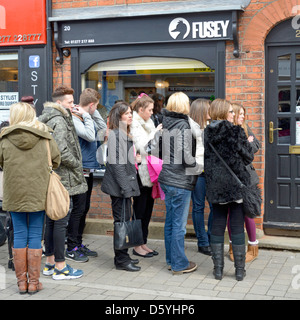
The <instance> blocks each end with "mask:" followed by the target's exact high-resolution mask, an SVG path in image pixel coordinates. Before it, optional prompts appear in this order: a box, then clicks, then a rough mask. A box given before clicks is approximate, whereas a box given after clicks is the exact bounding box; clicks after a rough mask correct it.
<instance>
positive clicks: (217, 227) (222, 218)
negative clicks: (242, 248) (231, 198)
mask: <svg viewBox="0 0 300 320" xmlns="http://www.w3.org/2000/svg"><path fill="white" fill-rule="evenodd" d="M229 212H230V215H229V223H230V228H231V235H232V236H231V238H232V243H233V244H242V243H241V242H244V241H245V236H244V220H245V217H244V212H243V208H242V204H241V203H236V202H230V203H227V204H213V219H212V228H211V236H212V239H211V240H212V242H224V233H225V229H226V224H227V216H228V213H229ZM222 239H223V240H222Z"/></svg>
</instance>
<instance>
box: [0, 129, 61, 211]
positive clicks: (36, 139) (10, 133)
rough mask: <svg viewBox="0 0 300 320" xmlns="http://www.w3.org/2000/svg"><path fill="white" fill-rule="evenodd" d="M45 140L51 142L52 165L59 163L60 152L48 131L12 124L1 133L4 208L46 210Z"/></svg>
mask: <svg viewBox="0 0 300 320" xmlns="http://www.w3.org/2000/svg"><path fill="white" fill-rule="evenodd" d="M46 139H48V140H49V142H50V151H51V158H52V162H53V168H54V169H55V168H57V167H58V166H59V164H60V152H59V150H58V147H57V144H56V142H55V141H54V140H53V138H52V136H51V135H50V133H49V132H42V131H40V130H38V129H34V128H29V127H26V126H20V125H15V126H11V127H8V128H6V129H4V130H3V131H2V132H1V135H0V166H1V167H2V168H3V203H2V208H3V210H5V211H12V212H37V211H42V210H45V203H46V194H47V188H48V183H49V167H48V153H47V146H46Z"/></svg>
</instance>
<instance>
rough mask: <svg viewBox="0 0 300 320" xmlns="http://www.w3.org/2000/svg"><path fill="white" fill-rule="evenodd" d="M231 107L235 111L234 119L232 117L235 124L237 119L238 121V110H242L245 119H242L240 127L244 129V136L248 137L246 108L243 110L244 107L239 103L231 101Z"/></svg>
mask: <svg viewBox="0 0 300 320" xmlns="http://www.w3.org/2000/svg"><path fill="white" fill-rule="evenodd" d="M232 109H233V111H234V113H235V115H234V119H233V123H234V124H235V125H236V126H237V125H239V124H238V122H237V121H238V117H239V115H240V111H241V109H243V110H244V114H245V119H244V122H243V123H242V125H241V127H242V128H243V129H244V131H245V133H246V136H247V137H248V135H249V133H248V127H247V124H246V110H245V108H244V107H243V106H242V105H241V104H239V103H233V104H232Z"/></svg>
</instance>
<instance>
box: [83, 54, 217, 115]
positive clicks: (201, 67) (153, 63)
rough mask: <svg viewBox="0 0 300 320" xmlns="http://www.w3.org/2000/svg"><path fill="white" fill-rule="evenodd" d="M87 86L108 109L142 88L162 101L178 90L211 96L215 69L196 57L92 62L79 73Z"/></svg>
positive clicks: (130, 98) (191, 95)
mask: <svg viewBox="0 0 300 320" xmlns="http://www.w3.org/2000/svg"><path fill="white" fill-rule="evenodd" d="M88 87H89V88H93V89H96V90H98V91H99V92H100V93H101V104H102V105H103V106H104V107H105V108H106V110H107V112H109V110H110V109H111V107H112V106H113V105H114V103H115V102H116V101H117V100H125V101H126V102H128V103H131V102H132V101H133V100H135V99H136V98H137V97H138V95H139V94H140V93H142V92H145V93H146V94H149V95H151V94H154V93H160V94H162V95H163V96H164V97H165V101H166V99H167V98H168V96H170V95H171V94H172V93H174V92H177V91H182V92H184V93H186V94H187V95H188V96H189V97H190V99H191V100H194V99H197V98H200V97H201V98H207V99H210V98H213V97H214V95H215V73H214V70H213V69H211V68H210V67H209V66H207V65H205V64H204V63H203V62H201V61H198V60H192V59H181V58H160V57H140V58H132V59H122V60H117V61H106V62H100V63H96V64H94V65H93V66H92V67H91V68H90V69H89V70H88V71H87V72H86V73H85V74H83V75H82V89H84V88H88Z"/></svg>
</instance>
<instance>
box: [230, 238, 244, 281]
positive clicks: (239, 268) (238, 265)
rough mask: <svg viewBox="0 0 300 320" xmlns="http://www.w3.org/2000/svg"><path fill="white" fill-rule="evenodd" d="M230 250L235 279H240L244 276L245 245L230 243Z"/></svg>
mask: <svg viewBox="0 0 300 320" xmlns="http://www.w3.org/2000/svg"><path fill="white" fill-rule="evenodd" d="M232 251H233V257H234V266H235V278H236V280H237V281H242V280H243V279H244V277H245V276H246V270H245V256H246V252H245V245H235V244H232Z"/></svg>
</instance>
